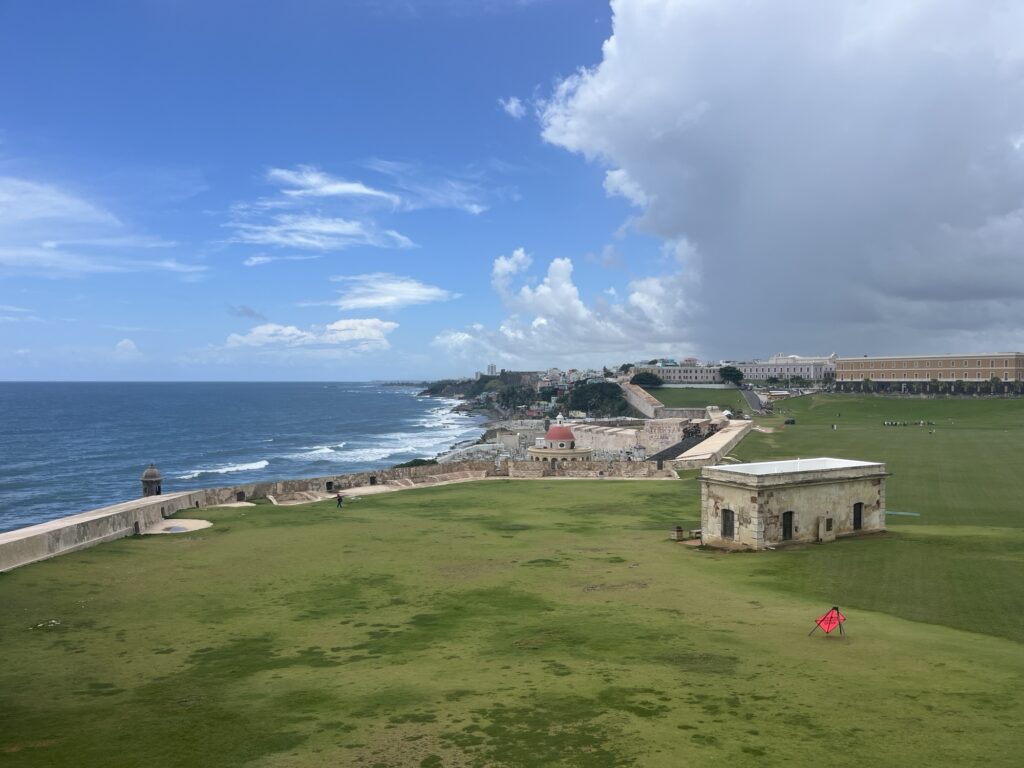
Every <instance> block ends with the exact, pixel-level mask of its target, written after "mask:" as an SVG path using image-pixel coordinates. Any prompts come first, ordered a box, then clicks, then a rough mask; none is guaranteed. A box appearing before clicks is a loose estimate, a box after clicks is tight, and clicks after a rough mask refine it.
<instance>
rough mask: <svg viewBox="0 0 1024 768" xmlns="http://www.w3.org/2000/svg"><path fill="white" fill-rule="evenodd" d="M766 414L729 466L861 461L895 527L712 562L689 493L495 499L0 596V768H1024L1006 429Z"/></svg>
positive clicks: (257, 519) (1022, 539) (11, 582)
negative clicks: (841, 631)
mask: <svg viewBox="0 0 1024 768" xmlns="http://www.w3.org/2000/svg"><path fill="white" fill-rule="evenodd" d="M785 410H787V411H788V412H789V413H785V414H779V415H778V416H776V417H773V418H772V419H768V420H762V423H764V424H766V425H768V426H781V421H782V419H783V418H784V417H786V416H787V415H789V416H793V417H794V418H796V420H797V424H796V426H793V427H786V428H785V429H784V430H779V431H776V432H774V433H772V434H763V435H761V434H759V435H753V436H751V437H750V438H748V439H747V440H746V441H744V443H742V444H741V446H740V449H739V450H738V451H737V454H738V455H742V456H743V457H744V458H768V457H782V456H795V455H806V456H810V455H822V454H825V455H838V456H850V457H853V458H866V459H881V460H885V461H887V462H889V465H890V468H891V470H892V471H893V473H894V474H893V476H892V478H890V481H889V504H890V507H891V508H892V509H893V510H897V511H900V510H902V511H913V512H917V513H919V514H920V517H918V518H913V517H909V516H906V517H904V516H894V517H892V518H890V524H891V525H890V528H891V530H890V532H889V533H886V534H882V535H877V536H871V537H866V538H862V539H857V540H845V541H839V542H836V543H835V544H832V545H828V546H808V547H804V548H800V549H795V550H790V551H778V552H767V553H758V554H719V553H713V552H702V551H699V550H694V549H691V548H688V547H685V546H683V545H678V544H675V543H672V542H670V541H668V540H667V537H666V533H667V530H668V528H669V527H670V526H671V525H674V524H676V523H679V524H681V525H684V526H691V525H696V523H697V518H698V504H699V494H698V488H697V484H696V482H695V480H693V479H692V478H689V479H684V480H680V481H667V480H666V481H555V480H551V481H500V480H498V481H488V482H483V483H472V484H464V485H454V486H447V487H441V488H434V489H426V490H414V491H403V492H401V493H395V494H384V495H378V496H370V497H366V498H363V499H361V500H359V501H356V502H352V503H350V504H349V505H348V506H347V507H346V509H345V510H344V511H343V512H340V513H339V512H337V511H336V510H335V509H334V507H333V503H330V502H329V503H326V504H312V505H306V506H301V507H286V508H279V507H273V506H269V505H259V506H256V507H250V508H243V509H231V510H228V509H222V510H209V511H204V512H203V515H204V516H205V517H207V518H208V519H211V520H213V521H214V523H215V525H214V527H213V528H210V529H207V530H204V531H200V532H196V533H193V534H187V535H185V534H182V535H178V536H160V537H142V538H132V539H125V540H121V541H118V542H113V543H110V544H106V545H103V546H100V547H96V548H93V549H90V550H87V551H84V552H80V553H73V554H68V555H65V556H63V557H60V558H57V559H55V560H51V561H47V562H44V563H40V564H37V565H33V566H29V567H26V568H22V569H19V570H17V571H14V572H12V573H9V574H3V575H0V765H3V766H6V765H11V766H76V767H77V766H195V765H211V766H242V765H245V766H257V767H262V766H289V767H290V766H388V767H389V768H390V766H428V767H433V768H437V766H548V765H564V766H594V767H598V766H600V767H602V768H603V767H604V766H626V765H636V766H682V765H700V766H703V765H710V766H715V765H759V766H760V765H779V766H782V765H787V766H788V765H819V764H822V763H827V764H829V765H838V766H874V765H897V764H902V765H911V766H917V765H929V766H934V765H992V766H1001V765H1007V766H1009V765H1017V764H1019V762H1020V761H1019V750H1020V749H1021V747H1024V735H1022V734H1021V729H1020V728H1019V723H1020V722H1021V719H1022V716H1024V703H1022V700H1021V693H1020V688H1021V680H1022V676H1024V648H1022V645H1021V642H1022V641H1024V634H1022V628H1021V624H1022V622H1021V621H1020V618H1019V616H1020V615H1021V610H1022V609H1024V605H1022V602H1021V601H1022V593H1024V587H1022V584H1021V578H1020V576H1021V573H1022V569H1021V566H1022V564H1024V526H1022V525H1021V517H1020V513H1019V511H1018V509H1017V508H1016V507H1015V506H1014V499H1015V498H1019V497H1020V495H1021V494H1020V492H1021V490H1022V488H1021V484H1022V482H1024V481H1022V480H1021V478H1020V477H1018V476H1017V473H1016V471H1015V467H1018V466H1021V461H1020V460H1021V458H1024V457H1022V456H1021V455H1020V454H1021V452H1022V451H1024V441H1022V440H1021V439H1020V437H1021V429H1022V427H1024V408H1022V404H1021V403H1020V402H1018V401H1008V402H953V401H949V402H932V403H920V402H916V401H896V400H882V399H877V400H876V399H871V398H863V399H861V398H852V397H844V398H829V397H817V398H813V399H811V398H805V399H802V400H798V401H789V402H788V403H787V404H786V406H785ZM837 413H841V415H839V416H837V415H836V414H837ZM912 418H914V419H917V418H924V419H925V420H933V421H936V422H937V423H938V422H939V420H940V419H944V420H946V422H947V423H945V424H942V425H939V426H938V429H937V431H936V432H935V434H933V435H929V434H928V430H927V429H921V428H911V427H882V426H881V424H880V422H881V421H882V420H884V419H899V420H910V419H912ZM837 420H838V423H839V424H840V428H839V429H838V430H836V431H833V430H832V429H831V424H832V423H835V422H836V421H837ZM950 420H951V421H950ZM1004 430H1006V431H1004ZM929 441H931V442H929ZM940 441H945V442H940ZM936 483H938V484H939V485H940V487H939V488H938V489H936V488H934V487H933V485H934V484H936ZM966 500H970V501H971V503H970V504H968V505H967V506H966V507H962V506H961V505H962V504H963V502H964V501H966ZM833 602H838V603H839V604H840V605H841V606H842V607H843V608H844V610H845V612H846V614H847V616H848V619H849V621H848V624H847V628H848V630H849V632H850V637H849V639H848V640H845V641H844V640H836V639H832V638H825V637H823V636H822V635H821V634H820V633H815V634H814V635H813V636H810V637H809V636H808V635H807V633H808V631H809V630H810V628H811V627H812V626H813V619H814V617H815V616H817V615H818V614H819V613H821V612H823V611H824V610H825V609H827V608H828V607H829V606H830V605H832V604H833ZM54 621H57V622H59V623H56V624H55V623H52V622H54Z"/></svg>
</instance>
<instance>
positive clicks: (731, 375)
mask: <svg viewBox="0 0 1024 768" xmlns="http://www.w3.org/2000/svg"><path fill="white" fill-rule="evenodd" d="M718 375H719V376H721V377H722V381H725V382H728V383H729V384H735V385H736V386H737V387H738V386H739V385H740V382H741V381H743V371H741V370H740V369H739V368H737V367H736V366H735V365H723V366H722V367H721V368H719V369H718Z"/></svg>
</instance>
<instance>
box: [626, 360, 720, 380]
mask: <svg viewBox="0 0 1024 768" xmlns="http://www.w3.org/2000/svg"><path fill="white" fill-rule="evenodd" d="M719 368H721V366H720V365H702V364H701V363H698V362H697V361H695V360H694V361H689V360H684V361H683V362H682V363H671V362H667V363H659V364H656V365H637V366H635V368H634V371H635V372H636V373H653V374H654V375H655V376H657V377H658V378H660V379H661V380H662V381H664V382H665V383H666V384H721V383H722V377H721V376H719V375H718V369H719Z"/></svg>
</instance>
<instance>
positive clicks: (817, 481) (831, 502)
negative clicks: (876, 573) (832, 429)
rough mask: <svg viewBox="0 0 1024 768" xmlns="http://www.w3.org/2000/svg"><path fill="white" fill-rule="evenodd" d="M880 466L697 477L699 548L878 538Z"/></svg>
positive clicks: (785, 467)
mask: <svg viewBox="0 0 1024 768" xmlns="http://www.w3.org/2000/svg"><path fill="white" fill-rule="evenodd" d="M886 477H888V473H887V472H886V471H885V465H884V464H880V463H877V462H869V461H851V460H848V459H830V458H815V459H793V460H790V461H763V462H756V463H752V464H720V465H717V466H711V467H704V469H703V470H702V471H701V477H700V483H701V508H700V524H701V540H702V542H703V543H704V544H710V545H712V546H721V547H730V548H742V549H765V548H766V547H773V546H777V545H782V544H788V543H790V542H813V541H833V540H834V539H835V538H836V537H837V536H849V535H854V534H857V533H860V532H862V531H865V532H866V531H882V530H885V479H886Z"/></svg>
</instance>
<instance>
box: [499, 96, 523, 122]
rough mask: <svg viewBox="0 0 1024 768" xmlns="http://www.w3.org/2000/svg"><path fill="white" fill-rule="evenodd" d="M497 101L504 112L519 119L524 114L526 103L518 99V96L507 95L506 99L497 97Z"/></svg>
mask: <svg viewBox="0 0 1024 768" xmlns="http://www.w3.org/2000/svg"><path fill="white" fill-rule="evenodd" d="M498 103H499V104H500V105H501V108H502V109H503V110H505V112H506V113H507V114H508V115H510V116H511V117H514V118H515V119H516V120H519V119H520V118H522V117H523V116H524V115H525V114H526V105H525V104H523V102H522V101H520V99H519V97H518V96H509V97H508V98H507V99H498Z"/></svg>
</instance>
